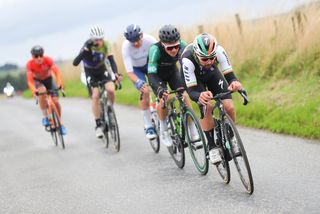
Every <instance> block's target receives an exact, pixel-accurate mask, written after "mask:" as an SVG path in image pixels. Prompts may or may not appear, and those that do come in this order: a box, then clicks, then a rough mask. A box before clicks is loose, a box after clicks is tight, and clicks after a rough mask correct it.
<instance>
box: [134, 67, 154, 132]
mask: <svg viewBox="0 0 320 214" xmlns="http://www.w3.org/2000/svg"><path fill="white" fill-rule="evenodd" d="M133 72H134V75H136V77H137V78H138V79H140V80H143V81H145V82H147V78H146V73H147V67H146V66H144V67H141V68H137V67H133ZM141 93H142V94H141V100H140V109H141V111H142V114H143V121H144V128H145V129H146V130H147V131H148V129H150V128H152V127H153V125H152V122H151V112H150V91H149V88H148V87H144V88H143V91H142V92H141Z"/></svg>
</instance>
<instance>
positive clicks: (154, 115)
mask: <svg viewBox="0 0 320 214" xmlns="http://www.w3.org/2000/svg"><path fill="white" fill-rule="evenodd" d="M151 116H152V117H151V118H152V119H151V122H152V125H153V128H154V130H155V132H156V134H157V137H156V138H155V139H150V140H149V143H150V145H151V148H152V149H153V151H154V153H159V151H160V137H159V124H158V123H159V120H158V116H157V113H156V112H152V113H151Z"/></svg>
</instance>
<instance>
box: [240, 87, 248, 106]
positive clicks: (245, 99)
mask: <svg viewBox="0 0 320 214" xmlns="http://www.w3.org/2000/svg"><path fill="white" fill-rule="evenodd" d="M238 92H239V94H240V95H241V96H242V97H243V105H247V104H248V103H249V98H248V95H247V92H246V90H244V89H241V90H239V91H238Z"/></svg>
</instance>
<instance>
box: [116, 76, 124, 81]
mask: <svg viewBox="0 0 320 214" xmlns="http://www.w3.org/2000/svg"><path fill="white" fill-rule="evenodd" d="M115 76H116V80H117V81H118V82H121V81H122V80H123V76H122V74H115Z"/></svg>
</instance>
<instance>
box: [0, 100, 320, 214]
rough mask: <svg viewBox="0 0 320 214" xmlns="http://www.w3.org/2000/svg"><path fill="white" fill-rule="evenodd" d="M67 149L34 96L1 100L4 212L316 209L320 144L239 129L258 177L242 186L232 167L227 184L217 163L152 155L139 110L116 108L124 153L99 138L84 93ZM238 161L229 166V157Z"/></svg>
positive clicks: (70, 123) (68, 111) (73, 113)
mask: <svg viewBox="0 0 320 214" xmlns="http://www.w3.org/2000/svg"><path fill="white" fill-rule="evenodd" d="M62 106H63V121H64V123H65V125H66V127H67V129H68V135H67V137H66V150H64V151H63V150H62V149H61V148H57V147H55V146H54V145H53V143H52V141H51V138H50V136H49V134H48V133H46V132H45V131H44V129H43V127H41V114H40V111H39V110H38V107H37V106H35V102H34V100H25V99H22V98H13V99H1V100H0V118H1V119H0V213H2V214H3V213H14V214H15V213H23V214H27V213H32V214H33V213H54V214H57V213H68V214H69V213H77V214H80V213H90V214H93V213H108V214H109V213H124V214H135V213H138V214H142V213H148V214H149V213H166V214H167V213H169V214H170V213H174V214H180V213H197V214H201V213H320V194H319V192H320V161H319V159H320V158H319V157H320V142H318V141H310V140H305V139H300V138H294V137H289V136H283V135H275V134H271V133H268V132H263V131H257V130H253V129H248V128H239V130H240V134H241V136H242V138H243V141H244V142H245V147H246V149H247V153H248V157H249V161H250V163H251V168H252V172H253V178H254V182H255V192H254V194H253V195H252V196H249V195H247V194H246V193H245V192H244V189H243V187H242V186H241V184H240V179H239V177H238V174H237V172H236V171H235V169H234V167H232V169H231V170H232V177H231V182H230V184H229V185H224V184H223V183H222V181H221V179H220V177H219V176H218V174H217V171H216V170H215V168H214V167H210V169H209V173H208V175H207V176H201V175H199V173H198V172H197V171H196V169H195V167H194V166H193V163H192V161H191V157H190V155H189V153H188V150H186V159H187V162H186V166H185V168H184V169H183V170H180V169H178V168H177V167H176V166H175V164H174V162H173V160H172V159H171V158H170V155H169V153H168V152H167V150H166V149H165V148H164V146H162V148H161V151H160V153H159V154H154V153H153V152H152V150H151V147H150V146H149V144H148V143H147V141H146V140H145V138H144V133H143V129H142V120H141V118H142V114H141V113H140V111H139V110H138V109H135V108H131V107H125V106H116V111H117V116H118V120H119V124H120V132H121V143H122V144H121V151H120V153H115V152H114V151H113V150H112V149H108V150H106V149H105V148H104V145H103V144H102V143H101V141H99V140H97V139H95V136H94V120H93V119H92V116H91V113H90V102H89V100H86V99H64V100H62ZM231 165H232V166H233V163H232V164H231Z"/></svg>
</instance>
